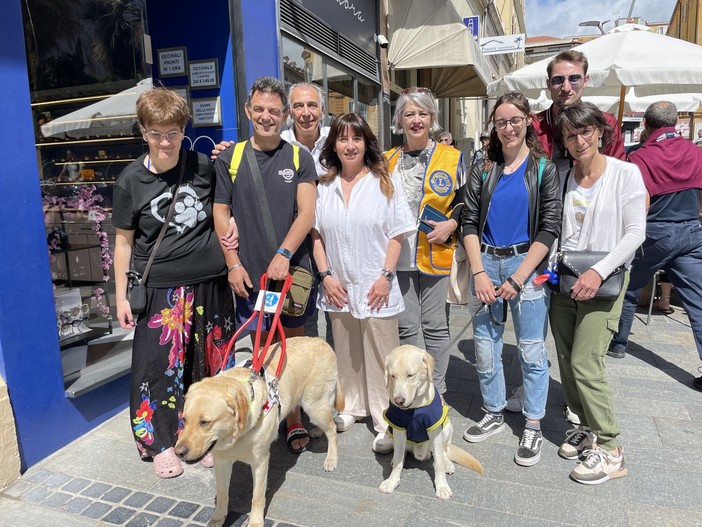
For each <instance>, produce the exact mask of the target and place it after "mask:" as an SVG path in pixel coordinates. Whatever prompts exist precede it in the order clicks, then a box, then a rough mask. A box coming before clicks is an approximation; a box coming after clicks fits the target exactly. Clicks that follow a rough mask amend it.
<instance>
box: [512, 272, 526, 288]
mask: <svg viewBox="0 0 702 527" xmlns="http://www.w3.org/2000/svg"><path fill="white" fill-rule="evenodd" d="M512 279H513V280H514V281H515V282H517V283H518V284H519V287H521V288H524V282H522V281H521V280H520V279H519V278H517V275H515V274H513V275H512Z"/></svg>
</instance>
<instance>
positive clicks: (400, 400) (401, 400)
mask: <svg viewBox="0 0 702 527" xmlns="http://www.w3.org/2000/svg"><path fill="white" fill-rule="evenodd" d="M394 401H395V404H396V405H397V406H402V405H403V404H405V398H404V397H395V399H394Z"/></svg>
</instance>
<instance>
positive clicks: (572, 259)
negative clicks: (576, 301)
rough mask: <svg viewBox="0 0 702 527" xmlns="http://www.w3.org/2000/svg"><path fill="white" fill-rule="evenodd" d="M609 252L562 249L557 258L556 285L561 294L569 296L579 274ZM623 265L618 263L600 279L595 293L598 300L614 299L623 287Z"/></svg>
mask: <svg viewBox="0 0 702 527" xmlns="http://www.w3.org/2000/svg"><path fill="white" fill-rule="evenodd" d="M608 254H609V253H608V252H606V251H571V250H567V249H563V250H561V251H560V255H559V258H558V287H559V290H560V292H561V294H564V295H568V296H570V292H571V289H573V286H574V285H575V282H576V281H577V280H578V278H579V277H580V275H581V274H583V273H584V272H585V271H587V270H588V269H590V268H591V267H592V266H593V265H595V264H597V262H599V261H600V260H602V259H603V258H604V257H605V256H607V255H608ZM624 277H625V274H624V266H623V265H620V266H619V267H617V268H616V269H615V270H614V271H612V272H611V273H610V275H609V276H608V277H606V278H605V279H604V280H602V285H600V288H599V289H598V290H597V292H596V293H595V298H596V299H599V300H614V299H615V298H617V297H618V296H619V294H620V293H621V292H622V288H623V287H624Z"/></svg>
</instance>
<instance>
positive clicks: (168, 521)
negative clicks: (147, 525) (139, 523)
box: [156, 518, 183, 527]
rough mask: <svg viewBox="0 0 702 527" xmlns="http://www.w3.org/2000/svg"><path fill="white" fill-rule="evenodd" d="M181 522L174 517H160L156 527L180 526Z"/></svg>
mask: <svg viewBox="0 0 702 527" xmlns="http://www.w3.org/2000/svg"><path fill="white" fill-rule="evenodd" d="M182 526H183V522H182V521H180V520H176V519H175V518H161V519H160V520H159V521H158V523H157V524H156V527H182Z"/></svg>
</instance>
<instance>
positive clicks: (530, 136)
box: [483, 91, 548, 170]
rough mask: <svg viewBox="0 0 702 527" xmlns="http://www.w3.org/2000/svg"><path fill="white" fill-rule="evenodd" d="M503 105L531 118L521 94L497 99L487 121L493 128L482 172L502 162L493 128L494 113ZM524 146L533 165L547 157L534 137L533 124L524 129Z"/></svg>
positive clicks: (537, 139)
mask: <svg viewBox="0 0 702 527" xmlns="http://www.w3.org/2000/svg"><path fill="white" fill-rule="evenodd" d="M503 104H511V105H512V106H514V107H515V108H517V110H519V111H520V112H522V113H523V114H524V116H525V117H530V116H531V106H529V101H528V100H527V98H526V97H524V95H522V94H521V93H519V92H517V91H513V92H509V93H505V94H504V95H502V96H500V97H499V98H498V99H497V101H496V102H495V106H494V107H493V109H492V112H491V113H490V117H489V119H488V121H489V122H491V123H493V127H492V130H490V143H489V144H488V148H487V156H486V157H485V160H484V165H483V168H484V170H489V169H490V168H492V165H493V163H496V162H499V161H502V160H503V155H502V143H500V140H499V138H498V137H497V129H496V128H495V126H494V121H495V112H496V111H497V109H498V108H499V107H500V106H501V105H503ZM526 145H527V147H528V148H529V152H530V156H531V158H532V160H533V161H534V163H536V162H538V160H539V158H541V157H548V154H546V152H545V151H544V147H543V146H542V144H541V141H539V137H538V136H537V135H536V130H535V129H534V124H533V123H529V125H528V126H527V129H526Z"/></svg>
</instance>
